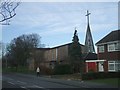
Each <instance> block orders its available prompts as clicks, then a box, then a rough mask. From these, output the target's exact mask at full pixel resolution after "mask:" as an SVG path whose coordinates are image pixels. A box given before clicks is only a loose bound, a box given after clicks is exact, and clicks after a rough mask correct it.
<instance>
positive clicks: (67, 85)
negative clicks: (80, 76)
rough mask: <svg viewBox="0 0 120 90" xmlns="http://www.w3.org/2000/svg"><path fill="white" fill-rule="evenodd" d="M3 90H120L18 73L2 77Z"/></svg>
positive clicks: (100, 85) (95, 84)
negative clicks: (99, 89)
mask: <svg viewBox="0 0 120 90" xmlns="http://www.w3.org/2000/svg"><path fill="white" fill-rule="evenodd" d="M2 77H3V78H2V88H3V90H6V89H9V88H12V89H15V90H16V89H17V90H18V89H23V90H34V89H35V90H36V89H38V90H63V89H64V90H81V89H82V90H83V89H84V90H85V89H90V88H92V89H94V88H96V89H98V88H104V89H107V88H108V89H109V90H110V88H112V90H113V89H116V90H118V87H114V86H110V85H105V84H98V83H91V82H84V81H72V80H61V79H53V78H49V77H46V76H40V77H37V76H35V75H28V74H18V73H6V74H3V76H2Z"/></svg>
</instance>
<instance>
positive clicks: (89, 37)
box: [85, 10, 95, 53]
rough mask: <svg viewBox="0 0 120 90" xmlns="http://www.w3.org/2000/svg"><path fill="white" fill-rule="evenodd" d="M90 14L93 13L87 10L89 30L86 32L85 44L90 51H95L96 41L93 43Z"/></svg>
mask: <svg viewBox="0 0 120 90" xmlns="http://www.w3.org/2000/svg"><path fill="white" fill-rule="evenodd" d="M90 14H91V13H89V11H88V10H87V15H86V16H87V32H86V38H85V46H86V50H87V52H88V53H95V48H94V43H93V39H92V34H91V30H90V25H89V15H90Z"/></svg>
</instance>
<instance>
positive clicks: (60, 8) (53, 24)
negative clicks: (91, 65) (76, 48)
mask: <svg viewBox="0 0 120 90" xmlns="http://www.w3.org/2000/svg"><path fill="white" fill-rule="evenodd" d="M87 10H89V12H90V13H91V15H90V27H91V32H92V37H93V41H94V44H95V43H96V42H97V41H99V40H100V39H101V38H103V37H104V36H105V35H107V34H108V33H110V32H111V31H113V30H117V29H118V3H117V2H22V3H21V5H20V6H19V7H18V8H17V11H16V13H17V15H16V16H15V17H14V18H12V19H11V22H10V25H5V26H2V40H3V42H4V43H9V42H10V41H11V40H12V39H13V38H16V37H18V36H20V35H22V34H30V33H37V34H39V35H40V36H41V37H42V39H41V42H42V43H43V44H46V47H54V46H58V45H62V44H66V43H69V42H71V41H72V37H73V33H74V29H75V27H77V30H78V36H79V41H80V43H81V44H84V42H85V35H86V29H87V18H86V16H85V15H86V13H87Z"/></svg>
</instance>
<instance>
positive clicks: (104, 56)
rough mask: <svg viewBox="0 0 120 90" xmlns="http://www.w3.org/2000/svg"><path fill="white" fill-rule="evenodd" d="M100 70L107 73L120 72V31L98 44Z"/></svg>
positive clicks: (114, 32)
mask: <svg viewBox="0 0 120 90" xmlns="http://www.w3.org/2000/svg"><path fill="white" fill-rule="evenodd" d="M96 46H97V53H98V60H99V61H101V65H99V68H100V69H101V70H102V71H105V72H117V71H119V70H120V30H115V31H112V32H110V33H109V34H108V35H106V36H105V37H103V38H102V39H101V40H99V41H98V42H97V43H96Z"/></svg>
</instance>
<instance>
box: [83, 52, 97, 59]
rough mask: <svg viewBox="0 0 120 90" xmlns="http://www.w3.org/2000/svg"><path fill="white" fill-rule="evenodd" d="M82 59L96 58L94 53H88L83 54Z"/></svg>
mask: <svg viewBox="0 0 120 90" xmlns="http://www.w3.org/2000/svg"><path fill="white" fill-rule="evenodd" d="M84 60H97V54H96V53H88V54H86V55H85V56H84Z"/></svg>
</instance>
